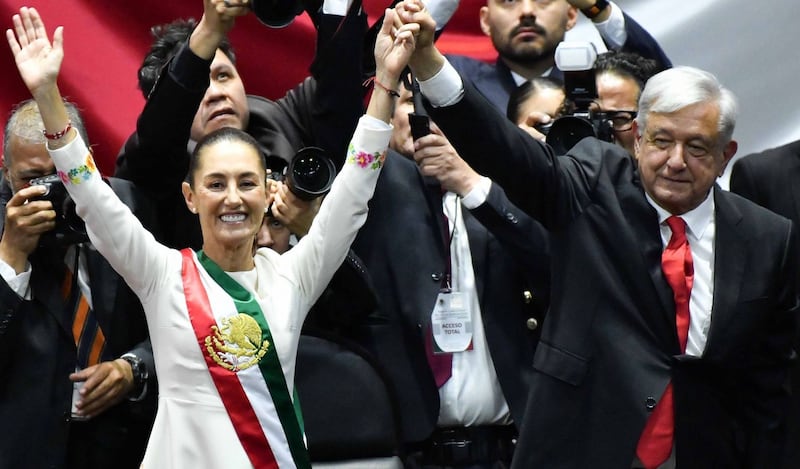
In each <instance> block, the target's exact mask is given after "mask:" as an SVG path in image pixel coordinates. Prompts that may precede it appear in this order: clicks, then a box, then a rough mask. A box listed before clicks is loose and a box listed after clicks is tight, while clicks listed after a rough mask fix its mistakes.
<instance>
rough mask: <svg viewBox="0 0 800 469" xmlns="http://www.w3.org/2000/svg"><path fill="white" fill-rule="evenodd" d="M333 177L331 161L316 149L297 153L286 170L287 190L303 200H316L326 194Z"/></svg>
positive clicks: (307, 148)
mask: <svg viewBox="0 0 800 469" xmlns="http://www.w3.org/2000/svg"><path fill="white" fill-rule="evenodd" d="M335 177H336V167H335V166H334V165H333V161H331V159H330V158H328V157H327V156H326V155H325V152H324V150H322V149H321V148H317V147H306V148H303V149H301V150H300V151H298V152H297V154H296V155H295V156H294V158H292V161H291V162H290V163H289V167H288V168H287V170H286V182H287V184H288V185H289V189H290V190H291V191H292V192H293V193H294V195H296V196H297V197H299V198H301V199H303V200H312V199H316V198H317V197H319V196H321V195H323V194H325V193H326V192H328V191H329V190H330V188H331V184H333V179H334V178H335Z"/></svg>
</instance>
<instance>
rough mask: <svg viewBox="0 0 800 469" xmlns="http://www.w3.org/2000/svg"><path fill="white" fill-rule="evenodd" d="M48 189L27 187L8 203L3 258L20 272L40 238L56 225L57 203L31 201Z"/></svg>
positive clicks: (1, 243) (1, 241)
mask: <svg viewBox="0 0 800 469" xmlns="http://www.w3.org/2000/svg"><path fill="white" fill-rule="evenodd" d="M44 192H45V187H44V186H31V187H25V188H23V189H21V190H19V191H18V192H17V193H16V194H14V196H13V197H11V199H10V200H9V201H8V205H6V220H5V228H4V229H3V237H2V238H0V259H2V260H3V261H4V262H5V263H6V264H8V265H9V266H11V267H12V268H13V269H14V271H16V272H17V273H20V272H22V271H23V270H25V266H26V265H27V262H28V256H29V255H30V254H31V253H32V252H33V251H34V250H35V249H36V246H37V245H38V244H39V237H40V236H41V235H42V234H43V233H46V232H48V231H50V230H52V229H53V228H55V227H56V212H55V210H53V204H52V203H50V201H48V200H35V201H31V200H29V199H32V198H34V197H39V196H42V195H44Z"/></svg>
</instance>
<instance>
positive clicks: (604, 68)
mask: <svg viewBox="0 0 800 469" xmlns="http://www.w3.org/2000/svg"><path fill="white" fill-rule="evenodd" d="M594 69H595V70H596V71H597V74H598V75H599V74H600V73H603V72H610V73H614V74H617V75H620V76H622V77H625V78H632V79H633V80H634V81H636V83H637V84H638V85H639V91H640V92H641V90H643V89H644V84H645V83H647V80H649V79H650V77H652V76H653V75H655V74H656V73H658V72H659V71H661V70H660V69H659V66H658V62H656V61H655V60H653V59H647V58H644V57H642V56H641V55H639V54H636V53H634V52H621V51H615V50H610V51H608V52H604V53H602V54H600V55H598V56H597V60H596V61H595V63H594Z"/></svg>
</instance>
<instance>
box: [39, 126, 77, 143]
mask: <svg viewBox="0 0 800 469" xmlns="http://www.w3.org/2000/svg"><path fill="white" fill-rule="evenodd" d="M70 129H72V121H67V126H66V127H64V130H62V131H60V132H56V133H54V134H48V133H47V130H45V129H42V133H43V134H44V138H46V139H47V140H58V139H60V138H61V137H63V136H64V135H67V132H69V131H70Z"/></svg>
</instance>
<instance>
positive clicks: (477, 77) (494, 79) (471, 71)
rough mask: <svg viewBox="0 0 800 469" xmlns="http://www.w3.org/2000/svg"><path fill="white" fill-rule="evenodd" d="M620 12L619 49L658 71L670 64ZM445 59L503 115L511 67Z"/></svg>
mask: <svg viewBox="0 0 800 469" xmlns="http://www.w3.org/2000/svg"><path fill="white" fill-rule="evenodd" d="M623 15H624V16H625V31H626V32H627V33H628V39H627V40H626V41H625V44H624V45H623V46H622V49H621V50H623V51H625V52H635V53H637V54H639V55H641V56H642V57H645V58H648V59H653V60H655V61H656V62H657V63H658V65H659V70H664V69H667V68H669V67H672V62H670V60H669V58H668V57H667V55H666V54H665V53H664V51H663V50H662V49H661V46H659V45H658V42H657V41H656V40H655V39H654V38H653V36H651V35H650V33H648V32H647V31H646V30H645V29H644V28H642V26H641V25H639V23H637V22H636V21H634V20H633V18H631V17H630V16H628V15H627V14H625V13H623ZM447 58H448V60H450V63H451V64H453V67H455V68H456V70H458V72H459V73H460V74H461V76H463V77H464V79H465V80H469V81H470V82H471V83H472V85H473V86H475V88H477V89H478V91H480V92H481V94H483V96H484V97H485V98H486V99H488V100H489V101H490V102H491V103H492V104H494V106H495V107H496V108H497V109H498V110H499V111H500V112H501V113H502V114H503V115H504V116H505V115H506V110H507V108H508V99H509V96H510V95H511V93H512V92H513V91H514V89H516V88H517V84H516V83H515V82H514V77H512V76H511V70H510V69H509V68H508V66H507V65H506V64H505V62H503V60H502V59H501V58H498V59H497V62H496V63H494V64H488V63H486V62H483V61H480V60H475V59H473V58H471V57H466V56H448V57H447ZM550 76H552V77H554V78H558V79H563V72H561V70H558V69H557V68H555V67H554V68H553V70H552V71H551V73H550Z"/></svg>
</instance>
